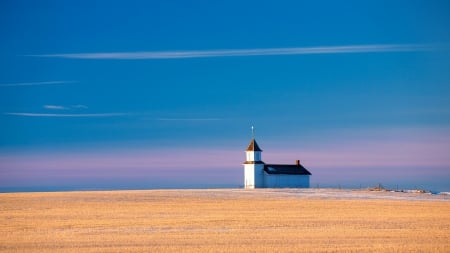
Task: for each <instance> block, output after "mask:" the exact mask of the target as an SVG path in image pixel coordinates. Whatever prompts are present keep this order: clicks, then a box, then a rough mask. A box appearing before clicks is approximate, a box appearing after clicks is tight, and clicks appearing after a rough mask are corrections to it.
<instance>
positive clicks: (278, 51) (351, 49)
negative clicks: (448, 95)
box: [28, 44, 436, 60]
mask: <svg viewBox="0 0 450 253" xmlns="http://www.w3.org/2000/svg"><path fill="white" fill-rule="evenodd" d="M434 49H436V46H433V45H427V44H380V45H347V46H322V47H293V48H255V49H223V50H197V51H144V52H104V53H64V54H41V55H28V56H34V57H51V58H68V59H117V60H141V59H180V58H205V57H232V56H263V55H304V54H348V53H378V52H413V51H429V50H434Z"/></svg>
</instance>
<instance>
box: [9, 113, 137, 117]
mask: <svg viewBox="0 0 450 253" xmlns="http://www.w3.org/2000/svg"><path fill="white" fill-rule="evenodd" d="M4 115H10V116H22V117H47V118H51V117H53V118H89V117H118V116H127V115H129V114H127V113H83V114H81V113H80V114H75V113H73V114H69V113H30V112H6V113H4Z"/></svg>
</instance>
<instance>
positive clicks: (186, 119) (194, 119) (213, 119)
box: [157, 118, 222, 121]
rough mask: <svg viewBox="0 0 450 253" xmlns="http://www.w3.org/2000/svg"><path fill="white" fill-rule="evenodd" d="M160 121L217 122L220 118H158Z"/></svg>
mask: <svg viewBox="0 0 450 253" xmlns="http://www.w3.org/2000/svg"><path fill="white" fill-rule="evenodd" d="M157 120H160V121H217V120H222V119H220V118H158V119H157Z"/></svg>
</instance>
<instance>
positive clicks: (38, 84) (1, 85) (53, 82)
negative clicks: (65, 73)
mask: <svg viewBox="0 0 450 253" xmlns="http://www.w3.org/2000/svg"><path fill="white" fill-rule="evenodd" d="M69 83H76V81H47V82H27V83H3V84H0V87H14V86H40V85H62V84H69Z"/></svg>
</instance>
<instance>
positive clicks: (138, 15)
mask: <svg viewBox="0 0 450 253" xmlns="http://www.w3.org/2000/svg"><path fill="white" fill-rule="evenodd" d="M449 31H450V4H449V3H448V1H246V2H244V3H243V2H242V1H225V2H219V3H217V2H216V3H213V2H212V1H3V2H2V3H0V37H1V40H0V54H1V56H2V57H0V69H1V70H0V73H1V74H0V125H1V132H0V187H2V189H3V190H11V189H37V190H39V189H53V188H54V189H66V188H67V189H84V188H86V189H91V188H158V187H165V188H167V187H175V188H176V187H235V186H239V185H242V181H243V171H242V165H241V162H242V161H243V160H244V158H245V157H244V154H243V150H244V149H245V147H246V145H247V144H248V142H249V141H250V138H251V132H250V127H251V126H252V125H254V126H255V129H256V138H257V140H258V143H259V144H260V146H261V148H262V149H263V150H264V151H265V152H264V153H263V160H264V161H265V162H267V163H271V162H279V163H291V162H293V161H294V160H296V159H300V160H302V163H303V164H304V165H305V167H307V168H308V169H309V170H310V171H311V172H312V173H313V177H312V179H311V180H312V185H317V184H318V185H323V186H330V187H336V186H337V185H342V186H348V187H358V186H359V185H363V186H369V185H374V184H377V183H379V182H381V183H385V184H387V185H390V186H394V185H400V187H423V188H427V189H433V190H446V191H450V184H449V183H448V182H450V155H449V154H450V153H449V150H450V137H449V136H450V127H449V125H450V32H449Z"/></svg>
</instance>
